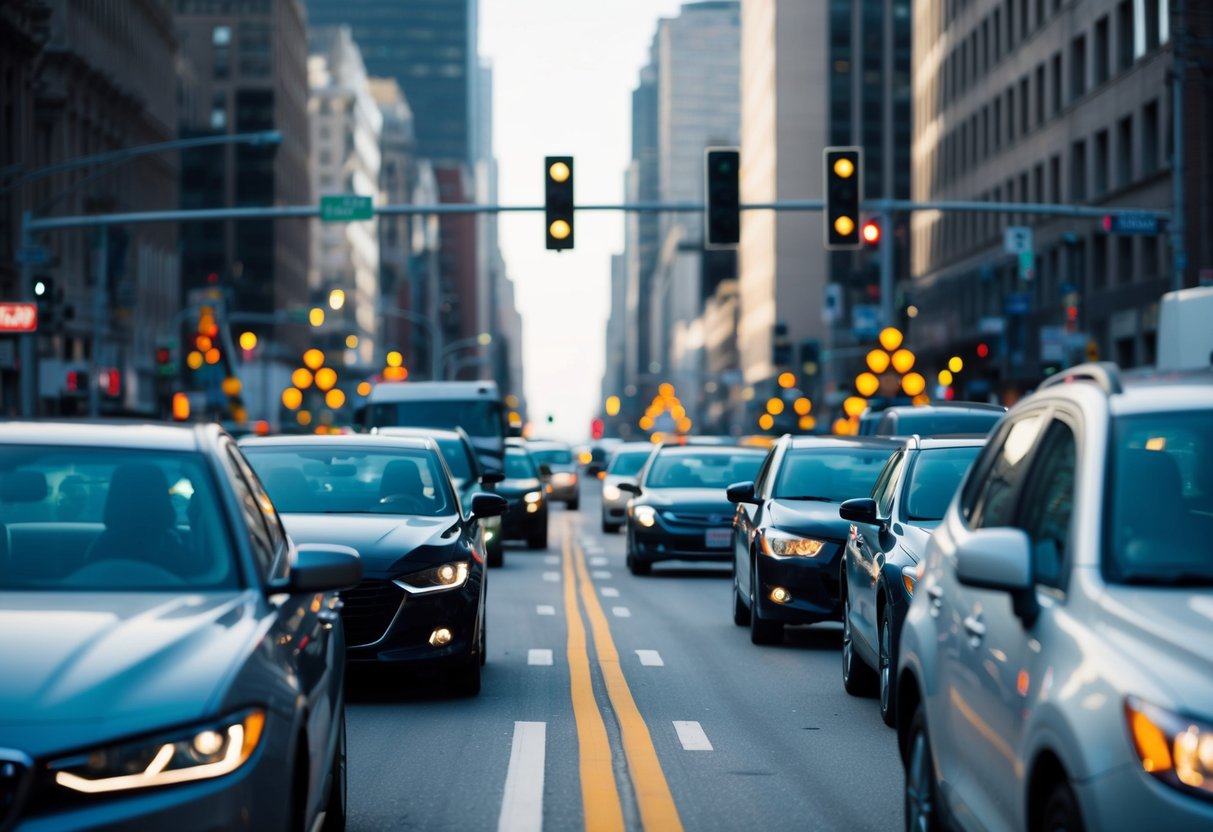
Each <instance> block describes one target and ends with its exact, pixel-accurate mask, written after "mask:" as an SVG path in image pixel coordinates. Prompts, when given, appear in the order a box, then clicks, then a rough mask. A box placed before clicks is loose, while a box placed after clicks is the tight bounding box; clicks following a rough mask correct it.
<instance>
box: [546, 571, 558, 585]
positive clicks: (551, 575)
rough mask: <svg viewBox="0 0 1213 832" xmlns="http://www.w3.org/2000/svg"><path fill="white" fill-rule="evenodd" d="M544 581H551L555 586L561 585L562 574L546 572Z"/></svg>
mask: <svg viewBox="0 0 1213 832" xmlns="http://www.w3.org/2000/svg"><path fill="white" fill-rule="evenodd" d="M543 579H544V580H545V581H551V582H552V583H554V584H555V583H560V573H559V572H544V573H543Z"/></svg>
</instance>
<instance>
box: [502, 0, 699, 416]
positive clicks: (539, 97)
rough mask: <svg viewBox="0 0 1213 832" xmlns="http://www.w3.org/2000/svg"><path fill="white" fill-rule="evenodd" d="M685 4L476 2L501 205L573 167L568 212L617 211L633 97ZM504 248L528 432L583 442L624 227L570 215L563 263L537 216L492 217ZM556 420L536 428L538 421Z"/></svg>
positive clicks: (533, 195)
mask: <svg viewBox="0 0 1213 832" xmlns="http://www.w3.org/2000/svg"><path fill="white" fill-rule="evenodd" d="M682 4H683V0H480V52H481V55H482V56H483V57H484V58H485V59H486V60H488V61H490V62H491V63H492V65H493V83H494V93H493V129H494V135H493V141H494V150H495V153H496V156H497V161H498V164H499V168H500V180H499V187H500V199H501V202H502V204H506V205H510V204H516V205H521V204H525V205H539V204H542V202H543V157H544V156H547V155H552V156H558V155H571V156H573V157H574V177H573V178H574V198H575V200H576V201H577V202H579V203H590V202H595V203H617V202H622V201H623V174H624V171H625V169H626V167H627V164H628V159H629V156H630V154H631V129H632V90H633V89H634V88H635V87H636V82H637V79H638V77H639V72H640V68H641V67H642V66H644V64H645V63H646V62H647V61H648V54H649V46H650V43H651V41H652V38H653V33H654V31H655V29H656V25H657V20H658V19H659V18H661V17H672V16H674V15H676V14H677V12H678V9H679V8H680V7H681V5H682ZM499 227H500V236H501V247H502V249H503V253H504V256H505V261H506V265H507V269H508V271H509V274H510V276H511V277H512V278H513V280H514V285H515V287H516V288H517V301H518V309H519V311H520V312H521V313H522V318H523V364H524V368H525V374H526V394H527V398H528V401H529V405H530V416H531V419H532V420H533V421H534V422H536V429H537V430H536V432H537V433H538V434H543V435H555V436H562V437H564V438H567V439H570V440H581V439H587V438H588V437H589V432H590V419H592V418H593V417H594V416H595V415H596V414H595V410H596V408H597V406H598V399H599V393H600V387H601V383H602V370H603V358H604V349H605V344H604V338H605V335H606V320H607V317H608V315H609V314H610V279H611V255H612V254H615V253H620V252H622V251H623V227H624V219H623V215H622V214H620V213H617V212H593V213H578V214H577V215H576V220H575V224H574V234H575V245H576V247H575V248H574V249H573V250H572V251H565V252H554V251H547V250H546V249H545V248H544V228H543V215H542V214H540V213H527V214H516V215H510V214H505V215H502V217H501V221H500V226H499ZM548 414H551V415H552V416H553V417H555V421H554V422H553V424H551V425H548V424H547V421H546V420H547V416H548Z"/></svg>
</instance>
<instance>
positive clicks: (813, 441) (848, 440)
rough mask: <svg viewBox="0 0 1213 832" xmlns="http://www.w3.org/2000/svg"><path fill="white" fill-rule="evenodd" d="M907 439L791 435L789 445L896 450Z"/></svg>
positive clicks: (793, 446) (797, 448) (791, 446)
mask: <svg viewBox="0 0 1213 832" xmlns="http://www.w3.org/2000/svg"><path fill="white" fill-rule="evenodd" d="M904 443H905V440H902V439H893V438H891V437H888V436H789V438H788V447H789V448H790V449H793V450H801V449H803V448H856V449H861V448H862V449H869V450H870V449H872V448H888V449H889V450H890V451H894V450H896V449H897V448H900V447H902V445H903V444H904Z"/></svg>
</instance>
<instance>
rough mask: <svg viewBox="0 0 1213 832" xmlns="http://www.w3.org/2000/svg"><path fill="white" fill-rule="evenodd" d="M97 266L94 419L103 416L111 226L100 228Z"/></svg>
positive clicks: (91, 381)
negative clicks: (104, 330)
mask: <svg viewBox="0 0 1213 832" xmlns="http://www.w3.org/2000/svg"><path fill="white" fill-rule="evenodd" d="M98 232H99V233H100V239H99V240H98V241H97V266H96V268H95V269H94V270H93V280H94V281H95V282H94V283H93V320H92V324H91V327H92V343H91V345H90V347H89V351H88V352H89V355H88V415H89V416H90V417H92V418H93V419H96V418H98V417H99V416H101V385H100V383H99V378H98V373H99V370H100V367H101V357H100V353H101V334H102V333H101V329H102V320H103V319H104V318H105V296H106V294H107V291H106V290H107V288H108V287H107V285H106V284H107V282H108V280H109V246H110V244H109V239H110V235H109V226H108V225H102V226H100V227H99V228H98Z"/></svg>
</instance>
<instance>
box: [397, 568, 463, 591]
mask: <svg viewBox="0 0 1213 832" xmlns="http://www.w3.org/2000/svg"><path fill="white" fill-rule="evenodd" d="M467 579H468V562H467V561H466V560H460V561H455V562H454V563H444V564H442V565H441V566H435V567H432V568H430V569H425V570H422V571H421V572H414V573H412V574H411V575H405V576H404V577H403V578H397V579H396V581H395V583H396V586H398V587H400V588H401V589H403V590H405V591H407V592H411V593H413V594H414V595H424V594H425V593H427V592H441V591H443V590H446V589H457V588H459V587H461V586H463V585H464V584H465V583H467Z"/></svg>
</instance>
